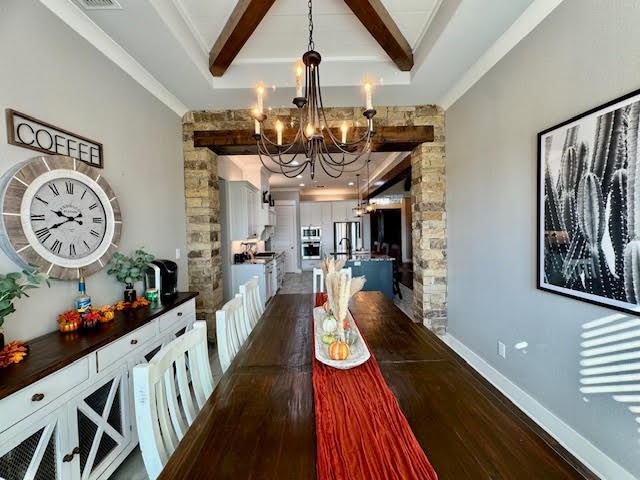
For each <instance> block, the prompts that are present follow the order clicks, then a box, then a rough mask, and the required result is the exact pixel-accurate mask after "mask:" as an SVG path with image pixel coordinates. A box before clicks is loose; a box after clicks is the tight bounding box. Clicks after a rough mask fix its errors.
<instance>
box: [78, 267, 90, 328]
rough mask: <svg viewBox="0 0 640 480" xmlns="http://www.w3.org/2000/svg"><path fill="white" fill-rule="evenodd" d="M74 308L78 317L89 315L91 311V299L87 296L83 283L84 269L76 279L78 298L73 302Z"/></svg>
mask: <svg viewBox="0 0 640 480" xmlns="http://www.w3.org/2000/svg"><path fill="white" fill-rule="evenodd" d="M75 306H76V310H77V312H78V313H79V314H80V317H82V318H84V316H85V315H86V314H87V313H89V311H90V309H91V297H90V296H89V295H87V287H86V286H85V283H84V269H82V268H81V269H80V277H79V278H78V296H77V297H76V300H75Z"/></svg>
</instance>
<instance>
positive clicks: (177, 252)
mask: <svg viewBox="0 0 640 480" xmlns="http://www.w3.org/2000/svg"><path fill="white" fill-rule="evenodd" d="M179 259H180V249H179V248H176V260H179Z"/></svg>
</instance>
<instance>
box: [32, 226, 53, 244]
mask: <svg viewBox="0 0 640 480" xmlns="http://www.w3.org/2000/svg"><path fill="white" fill-rule="evenodd" d="M35 234H36V236H37V237H38V240H40V243H44V242H45V241H46V240H47V238H49V237H50V236H51V232H49V229H48V228H47V227H44V228H41V229H39V230H36V231H35Z"/></svg>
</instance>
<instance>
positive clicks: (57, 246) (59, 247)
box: [51, 240, 62, 255]
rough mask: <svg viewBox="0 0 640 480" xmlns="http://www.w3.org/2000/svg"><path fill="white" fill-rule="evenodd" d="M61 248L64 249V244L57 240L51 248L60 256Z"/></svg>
mask: <svg viewBox="0 0 640 480" xmlns="http://www.w3.org/2000/svg"><path fill="white" fill-rule="evenodd" d="M61 248H62V242H61V241H60V240H56V241H54V242H53V245H52V246H51V251H52V252H53V253H57V254H58V255H60V249H61Z"/></svg>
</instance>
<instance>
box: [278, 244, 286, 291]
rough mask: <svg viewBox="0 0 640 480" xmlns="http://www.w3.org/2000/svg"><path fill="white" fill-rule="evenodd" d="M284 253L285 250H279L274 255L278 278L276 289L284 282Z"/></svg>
mask: <svg viewBox="0 0 640 480" xmlns="http://www.w3.org/2000/svg"><path fill="white" fill-rule="evenodd" d="M285 255H286V253H285V252H281V253H279V254H278V255H277V256H276V270H277V279H278V289H277V290H279V289H280V287H282V284H283V283H284V273H285V260H286V257H285ZM277 290H276V291H277Z"/></svg>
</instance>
